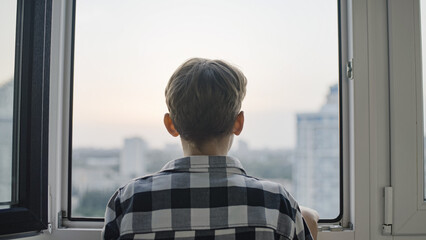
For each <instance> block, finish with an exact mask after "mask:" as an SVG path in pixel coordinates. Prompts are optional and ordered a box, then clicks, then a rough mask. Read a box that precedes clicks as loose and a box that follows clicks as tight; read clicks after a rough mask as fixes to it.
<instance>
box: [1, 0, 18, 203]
mask: <svg viewBox="0 0 426 240" xmlns="http://www.w3.org/2000/svg"><path fill="white" fill-rule="evenodd" d="M16 5H17V3H16V0H4V1H0V32H1V34H0V53H1V54H0V204H1V205H0V208H1V207H2V206H3V207H5V204H6V206H7V205H9V204H10V202H11V201H12V131H13V98H14V97H13V85H14V69H15V32H16Z"/></svg>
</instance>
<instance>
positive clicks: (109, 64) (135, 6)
mask: <svg viewBox="0 0 426 240" xmlns="http://www.w3.org/2000/svg"><path fill="white" fill-rule="evenodd" d="M337 24H338V22H337V1H334V0H333V1H315V0H310V1H303V2H302V1H282V0H279V1H273V0H271V1H263V0H257V1H247V0H232V1H229V0H221V1H197V0H180V1H173V0H156V1H147V0H145V1H140V0H126V1H120V4H117V1H105V0H91V1H77V8H76V33H75V68H74V70H75V71H74V112H73V113H74V119H73V121H74V130H73V131H74V133H73V146H74V147H87V146H92V147H120V146H121V145H122V143H123V139H124V138H126V137H133V136H140V137H142V138H144V139H145V140H146V141H147V142H149V144H150V145H151V146H152V147H162V146H163V145H164V144H166V143H179V140H178V139H175V138H173V137H171V136H170V135H168V133H167V131H166V130H165V128H164V126H163V121H162V119H163V116H164V113H166V112H167V108H166V104H165V98H164V88H165V86H166V84H167V81H168V80H169V78H170V76H171V74H172V73H173V72H174V70H175V69H176V68H177V67H178V66H179V65H180V64H182V63H183V62H184V61H185V60H187V59H189V58H191V57H203V58H212V59H224V60H226V61H228V62H230V63H232V64H235V65H236V66H238V67H239V68H240V69H241V70H242V71H243V73H244V74H245V75H246V77H247V79H248V85H247V96H246V99H245V100H244V102H243V108H242V110H243V111H244V112H245V117H246V118H245V119H246V122H245V127H244V130H243V132H242V134H241V135H240V136H239V137H238V138H236V142H238V140H239V139H242V140H244V141H246V142H248V144H249V146H250V147H252V148H291V147H294V145H295V133H296V122H295V113H299V112H312V111H318V110H319V108H320V107H321V105H322V104H324V102H325V97H326V95H327V93H328V89H329V87H330V86H331V85H332V84H335V83H337V81H338V33H337V31H338V26H337Z"/></svg>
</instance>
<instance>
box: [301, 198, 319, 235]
mask: <svg viewBox="0 0 426 240" xmlns="http://www.w3.org/2000/svg"><path fill="white" fill-rule="evenodd" d="M300 211H301V212H302V216H303V218H304V219H305V222H306V224H307V225H308V227H309V230H310V231H311V234H312V237H313V238H314V240H316V239H317V235H318V220H319V215H318V212H317V211H315V210H314V209H311V208H307V207H302V206H300Z"/></svg>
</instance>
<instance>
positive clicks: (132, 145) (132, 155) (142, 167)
mask: <svg viewBox="0 0 426 240" xmlns="http://www.w3.org/2000/svg"><path fill="white" fill-rule="evenodd" d="M147 148H148V147H147V144H146V142H145V141H144V140H142V139H141V138H138V137H134V138H126V139H124V147H123V150H122V152H121V156H120V175H121V176H125V177H131V178H132V177H139V176H142V175H144V174H146V163H145V153H146V151H147Z"/></svg>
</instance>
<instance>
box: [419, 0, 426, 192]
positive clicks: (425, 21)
mask: <svg viewBox="0 0 426 240" xmlns="http://www.w3.org/2000/svg"><path fill="white" fill-rule="evenodd" d="M425 14H426V4H425V1H424V0H422V1H420V19H421V32H422V36H421V38H422V64H423V66H422V70H423V131H424V132H423V134H424V137H423V161H424V163H423V166H424V172H423V174H424V184H423V185H424V193H423V196H424V199H425V200H426V95H425V94H426V81H425V79H426V59H425V57H424V56H426V15H425Z"/></svg>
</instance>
